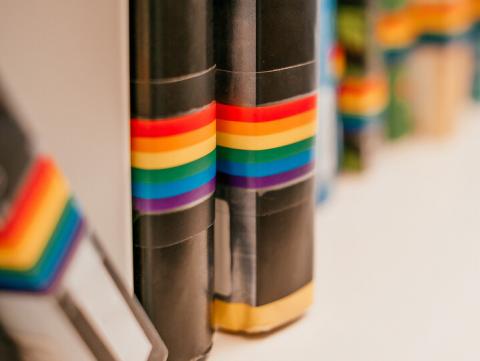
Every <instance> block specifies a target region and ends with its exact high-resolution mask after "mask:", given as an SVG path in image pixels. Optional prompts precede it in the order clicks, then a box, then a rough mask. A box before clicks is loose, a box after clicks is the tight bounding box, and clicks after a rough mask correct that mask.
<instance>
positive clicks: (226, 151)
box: [217, 137, 315, 163]
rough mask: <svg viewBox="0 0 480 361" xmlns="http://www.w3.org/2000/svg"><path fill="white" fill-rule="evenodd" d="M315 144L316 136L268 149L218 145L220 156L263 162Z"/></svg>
mask: <svg viewBox="0 0 480 361" xmlns="http://www.w3.org/2000/svg"><path fill="white" fill-rule="evenodd" d="M314 144H315V137H311V138H308V139H305V140H302V141H300V142H297V143H293V144H289V145H285V146H283V147H278V148H273V149H266V150H240V149H232V148H225V147H219V146H217V151H218V158H219V159H226V160H229V161H232V162H239V163H262V162H270V161H273V160H277V159H282V158H285V157H288V156H291V155H294V154H297V153H300V152H302V151H305V150H307V149H310V148H312V147H313V145H314Z"/></svg>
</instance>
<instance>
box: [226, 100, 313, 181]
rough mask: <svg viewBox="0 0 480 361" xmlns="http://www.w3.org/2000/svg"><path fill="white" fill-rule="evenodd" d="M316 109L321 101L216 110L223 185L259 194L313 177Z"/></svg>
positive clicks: (299, 101)
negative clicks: (300, 179) (257, 191)
mask: <svg viewBox="0 0 480 361" xmlns="http://www.w3.org/2000/svg"><path fill="white" fill-rule="evenodd" d="M316 106H317V96H316V95H309V96H306V97H303V98H300V99H295V100H292V101H289V102H285V103H282V104H276V105H268V106H260V107H240V106H233V105H225V104H217V118H218V119H217V152H218V160H217V169H218V179H219V182H221V183H222V184H225V185H229V186H233V187H240V188H249V189H259V188H267V187H273V186H277V185H279V184H282V183H286V182H290V181H293V180H295V179H297V178H300V177H302V176H304V175H306V174H308V173H310V172H311V171H312V170H313V164H314V136H315V132H316Z"/></svg>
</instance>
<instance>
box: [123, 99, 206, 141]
mask: <svg viewBox="0 0 480 361" xmlns="http://www.w3.org/2000/svg"><path fill="white" fill-rule="evenodd" d="M213 120H215V103H211V104H210V105H208V106H207V107H205V108H203V109H202V110H200V111H198V112H195V113H190V114H187V115H183V116H180V117H172V118H162V119H150V120H146V119H136V118H133V119H132V121H131V124H130V134H131V136H132V137H161V136H168V135H175V134H180V133H185V132H189V131H191V130H195V129H198V128H201V127H204V126H205V125H207V124H209V123H211V122H212V121H213Z"/></svg>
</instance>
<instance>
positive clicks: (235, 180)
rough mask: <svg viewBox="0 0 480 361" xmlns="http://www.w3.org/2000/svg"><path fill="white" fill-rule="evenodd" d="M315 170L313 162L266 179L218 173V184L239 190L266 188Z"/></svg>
mask: <svg viewBox="0 0 480 361" xmlns="http://www.w3.org/2000/svg"><path fill="white" fill-rule="evenodd" d="M312 170H313V162H311V163H308V164H306V165H304V166H302V167H298V168H295V169H293V170H290V171H288V172H284V173H279V174H275V175H271V176H266V177H239V176H232V175H229V174H226V173H218V174H217V177H218V183H219V184H225V185H229V186H232V187H239V188H253V189H255V188H266V187H271V186H274V185H278V184H281V183H285V182H289V181H292V180H294V179H295V178H299V177H301V176H303V175H305V174H307V173H309V172H311V171H312Z"/></svg>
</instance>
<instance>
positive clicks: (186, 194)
mask: <svg viewBox="0 0 480 361" xmlns="http://www.w3.org/2000/svg"><path fill="white" fill-rule="evenodd" d="M215 128H216V123H215V104H214V103H212V104H210V105H208V106H207V107H205V108H203V109H202V110H200V111H196V112H193V113H189V114H187V115H183V116H179V117H173V118H165V119H161V120H142V119H132V122H131V147H132V194H133V206H134V209H135V210H137V211H140V212H142V213H145V212H166V211H172V210H174V209H177V208H181V207H185V206H188V205H190V204H192V203H195V202H197V201H199V200H200V199H202V198H204V197H206V196H208V195H210V194H212V193H213V192H214V190H215V173H216V168H215V144H216V137H215Z"/></svg>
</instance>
